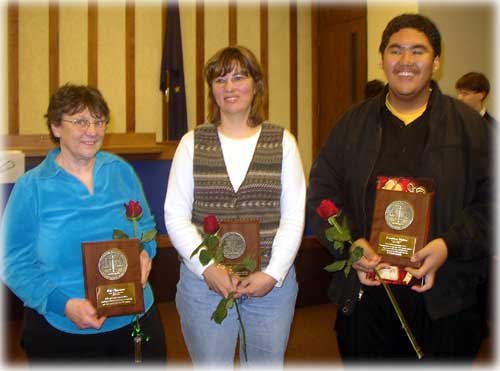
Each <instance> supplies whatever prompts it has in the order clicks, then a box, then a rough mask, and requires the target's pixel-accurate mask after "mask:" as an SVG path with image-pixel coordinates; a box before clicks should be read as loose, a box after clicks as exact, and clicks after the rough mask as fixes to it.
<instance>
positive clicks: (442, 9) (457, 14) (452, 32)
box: [419, 1, 499, 117]
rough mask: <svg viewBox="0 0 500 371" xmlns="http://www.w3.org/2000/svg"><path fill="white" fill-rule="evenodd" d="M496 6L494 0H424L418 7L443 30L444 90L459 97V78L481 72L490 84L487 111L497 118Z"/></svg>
mask: <svg viewBox="0 0 500 371" xmlns="http://www.w3.org/2000/svg"><path fill="white" fill-rule="evenodd" d="M495 8H496V6H495V5H494V3H493V2H486V1H482V2H475V3H458V4H456V3H455V4H438V5H434V4H432V3H430V2H424V3H423V4H421V5H420V6H419V11H420V13H421V14H423V15H425V16H427V17H429V18H430V19H432V20H433V21H434V23H435V24H436V26H437V27H438V28H439V31H440V33H441V37H442V58H441V73H440V76H439V79H438V82H439V85H440V87H441V89H442V90H443V91H444V92H445V93H447V94H449V95H452V96H456V93H455V82H456V80H458V79H459V78H460V77H461V76H462V75H463V74H465V73H467V72H470V71H477V72H482V73H484V74H485V75H486V76H487V77H488V79H489V80H490V85H491V92H490V95H489V97H488V101H487V106H488V111H490V112H491V113H492V115H493V116H495V117H498V115H497V113H498V105H497V104H496V101H497V97H498V96H499V92H498V90H499V88H498V85H497V84H496V82H495V81H496V68H495V67H496V63H495V59H496V49H497V48H496V46H497V43H496V42H495V39H496V37H495V21H496V9H495Z"/></svg>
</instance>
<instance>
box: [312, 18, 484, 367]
mask: <svg viewBox="0 0 500 371" xmlns="http://www.w3.org/2000/svg"><path fill="white" fill-rule="evenodd" d="M379 51H380V53H381V56H382V59H381V66H382V68H383V70H384V73H385V75H386V77H387V80H388V86H386V88H385V91H384V92H383V93H382V94H380V95H378V96H377V97H375V98H372V99H368V100H366V101H364V102H363V103H361V104H359V105H358V106H356V107H354V108H353V109H351V110H350V111H348V112H347V113H345V114H344V115H343V117H342V118H341V119H340V120H339V121H338V122H337V124H336V125H335V127H334V128H333V130H332V132H331V134H330V136H329V138H328V140H327V142H326V144H325V145H324V147H323V148H322V149H321V151H320V153H319V155H318V157H317V158H316V160H315V162H314V164H313V167H312V169H311V174H310V185H309V193H308V217H309V220H310V222H311V225H312V228H313V230H314V233H315V234H316V235H317V237H318V238H319V239H320V240H321V241H322V243H323V244H324V245H325V246H327V245H328V244H331V242H329V241H327V240H326V238H325V234H324V230H325V228H326V227H328V224H327V223H326V222H325V221H324V220H323V219H321V218H320V217H319V216H318V214H317V213H316V208H317V207H318V206H319V204H320V203H321V201H322V200H324V199H330V200H332V201H334V202H335V203H336V204H337V206H339V207H340V208H342V210H343V214H344V215H345V216H346V217H347V218H348V220H349V225H350V228H351V233H352V240H353V241H355V242H354V244H353V246H361V247H363V257H362V258H361V259H360V260H359V261H357V262H356V263H354V264H353V266H352V268H353V269H352V270H351V272H350V273H349V275H348V276H347V277H346V276H345V275H344V272H343V271H341V272H337V273H334V274H333V278H332V284H331V287H330V291H329V296H330V298H331V300H332V301H333V302H335V303H337V304H338V305H339V309H338V315H337V322H336V325H335V329H336V332H337V341H338V345H339V349H340V353H341V356H342V358H343V360H344V361H361V362H363V361H368V360H369V361H373V360H380V361H388V360H391V361H394V360H396V361H397V360H400V361H411V360H417V357H416V355H415V352H414V351H413V349H412V347H411V344H410V342H409V341H408V339H407V337H406V335H405V332H404V331H403V329H402V328H401V325H400V323H399V320H398V318H397V317H396V314H395V312H394V309H393V308H392V306H391V303H390V302H389V299H388V298H387V295H386V293H385V291H384V289H383V287H382V286H381V285H380V282H379V281H377V280H373V279H368V278H367V276H366V273H367V272H371V271H373V270H374V269H375V268H376V267H377V266H379V264H380V262H381V256H380V255H378V254H377V253H376V251H375V249H374V248H373V247H372V246H371V245H370V244H369V242H368V240H369V233H370V228H371V216H372V213H373V209H374V199H375V193H376V179H377V176H379V175H386V176H398V177H399V176H405V177H413V178H430V179H433V180H434V182H435V185H436V192H435V197H434V203H433V208H432V223H431V232H430V238H429V242H428V243H427V244H426V245H425V246H424V247H423V248H422V249H421V250H420V251H418V252H417V253H415V254H414V255H413V257H412V261H414V262H420V263H421V266H420V268H418V269H413V268H407V271H409V272H410V273H411V274H412V275H413V276H414V277H416V278H418V279H420V278H422V279H423V284H422V285H414V286H412V287H408V286H399V285H392V286H391V288H392V290H393V292H394V295H395V296H396V299H397V300H398V302H399V305H400V306H401V309H402V311H403V313H404V315H405V317H406V320H407V321H408V323H409V325H410V327H411V328H412V330H413V332H414V334H415V336H416V338H417V341H418V343H419V344H420V346H421V347H422V349H423V352H424V354H425V355H424V359H427V360H464V361H469V362H470V361H472V360H473V358H474V357H475V355H476V353H477V351H478V348H479V345H480V334H479V331H478V328H479V322H480V321H479V314H478V310H477V303H476V294H475V292H476V285H477V283H478V282H479V281H481V280H482V279H484V272H485V267H486V264H487V262H488V259H489V256H490V254H491V253H492V251H493V245H492V243H491V242H490V228H491V200H490V186H491V183H490V153H489V151H490V146H489V144H488V137H489V136H490V133H489V132H488V131H487V130H488V128H487V126H486V125H481V121H480V120H482V119H481V117H480V116H479V115H477V114H475V113H474V112H473V111H471V110H470V109H469V108H468V107H466V106H465V105H464V104H463V103H461V102H459V101H458V100H455V99H453V98H451V97H449V96H446V95H443V94H442V93H441V91H440V90H439V87H438V85H437V83H436V82H434V81H433V80H432V74H433V73H434V72H435V71H436V70H437V69H438V68H439V59H440V54H441V36H440V34H439V31H438V29H437V28H436V26H435V25H434V24H433V23H432V22H431V21H430V20H429V19H428V18H425V17H423V16H421V15H417V14H403V15H400V16H398V17H395V18H394V19H392V20H391V21H390V22H389V24H388V25H387V27H386V29H385V30H384V33H383V35H382V41H381V44H380V48H379ZM330 250H331V249H330ZM335 257H336V258H340V257H341V256H335Z"/></svg>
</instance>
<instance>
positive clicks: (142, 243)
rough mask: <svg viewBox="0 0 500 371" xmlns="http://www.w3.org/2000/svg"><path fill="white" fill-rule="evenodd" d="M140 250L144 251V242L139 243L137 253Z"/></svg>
mask: <svg viewBox="0 0 500 371" xmlns="http://www.w3.org/2000/svg"><path fill="white" fill-rule="evenodd" d="M142 250H144V242H139V253H141V252H142Z"/></svg>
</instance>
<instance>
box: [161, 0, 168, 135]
mask: <svg viewBox="0 0 500 371" xmlns="http://www.w3.org/2000/svg"><path fill="white" fill-rule="evenodd" d="M167 4H168V3H167V2H164V3H162V6H161V36H162V37H161V44H160V45H159V48H160V50H162V51H163V44H164V40H165V32H167V12H168V5H167ZM162 95H163V96H162V100H161V115H162V121H161V122H162V134H161V139H162V141H166V140H168V101H167V97H166V96H165V95H164V94H163V92H162Z"/></svg>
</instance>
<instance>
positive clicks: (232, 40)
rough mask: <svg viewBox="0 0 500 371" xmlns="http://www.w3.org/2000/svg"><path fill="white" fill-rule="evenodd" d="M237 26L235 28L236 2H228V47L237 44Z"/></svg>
mask: <svg viewBox="0 0 500 371" xmlns="http://www.w3.org/2000/svg"><path fill="white" fill-rule="evenodd" d="M237 35H238V26H237V8H236V1H235V0H230V1H229V45H230V46H234V45H236V44H237V43H238V36H237Z"/></svg>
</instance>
